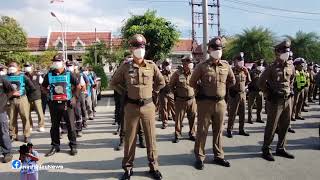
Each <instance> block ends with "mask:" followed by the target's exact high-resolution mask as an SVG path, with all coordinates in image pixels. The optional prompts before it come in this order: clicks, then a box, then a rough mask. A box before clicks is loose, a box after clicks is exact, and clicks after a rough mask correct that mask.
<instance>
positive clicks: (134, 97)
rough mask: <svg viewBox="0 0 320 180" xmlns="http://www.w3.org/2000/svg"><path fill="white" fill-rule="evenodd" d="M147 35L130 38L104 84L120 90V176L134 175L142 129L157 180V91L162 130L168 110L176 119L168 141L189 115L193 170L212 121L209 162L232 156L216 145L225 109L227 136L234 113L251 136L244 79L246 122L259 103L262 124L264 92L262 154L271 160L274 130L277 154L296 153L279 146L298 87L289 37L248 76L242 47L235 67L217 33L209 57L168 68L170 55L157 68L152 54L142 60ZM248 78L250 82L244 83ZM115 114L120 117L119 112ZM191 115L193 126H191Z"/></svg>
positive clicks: (200, 161)
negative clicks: (272, 57) (127, 50)
mask: <svg viewBox="0 0 320 180" xmlns="http://www.w3.org/2000/svg"><path fill="white" fill-rule="evenodd" d="M146 42H147V41H146V39H145V37H144V36H143V35H141V34H136V35H134V36H133V37H132V38H131V40H130V41H129V44H130V51H131V53H132V58H130V59H127V60H126V61H125V62H124V63H123V64H122V65H121V66H120V67H119V68H118V69H117V70H116V72H115V74H114V75H113V77H112V79H111V81H110V86H111V87H112V88H113V89H114V90H115V91H116V92H117V94H118V95H119V97H122V98H121V102H120V104H121V103H122V104H123V106H119V108H120V109H118V110H116V115H117V116H118V117H116V119H118V118H120V119H121V118H122V119H121V120H118V121H119V122H120V125H121V133H120V139H121V140H120V144H119V148H118V149H121V148H120V147H122V146H124V158H123V161H122V167H123V169H124V170H125V173H124V174H123V176H122V179H130V177H131V176H132V175H133V170H132V169H133V161H134V157H135V148H136V140H137V133H138V131H141V130H142V131H143V132H144V135H145V143H146V148H147V156H148V160H149V168H150V171H149V172H150V173H151V175H152V176H153V178H154V179H162V174H161V173H160V171H159V167H158V155H157V148H156V134H155V115H156V114H155V112H156V107H155V104H154V101H155V99H156V98H155V97H159V101H160V108H159V113H160V119H161V120H162V128H163V129H165V128H166V127H167V126H168V120H169V119H170V117H172V118H173V119H174V120H175V137H174V140H173V142H174V143H178V142H179V140H180V138H181V131H182V127H183V125H182V120H183V119H184V116H185V114H187V119H188V124H189V139H190V140H192V141H195V146H194V154H195V158H196V161H195V167H196V168H197V169H199V170H202V169H203V168H204V160H205V144H206V139H207V135H208V129H209V127H210V126H211V127H212V134H213V137H212V138H213V144H212V147H213V152H214V159H213V161H214V163H216V164H218V165H222V166H225V167H230V163H229V162H228V161H227V160H225V158H224V151H223V148H222V146H223V145H222V132H223V129H224V115H225V113H226V111H227V109H228V117H229V118H228V127H227V136H228V137H230V138H231V137H232V131H233V127H234V121H235V117H236V115H237V114H238V115H239V134H240V135H244V136H249V133H247V132H246V131H245V129H244V122H245V115H244V114H245V106H246V104H245V103H246V86H247V85H248V84H249V89H250V90H251V91H252V92H254V93H252V94H250V96H249V122H252V108H253V106H254V104H257V114H258V115H257V122H261V123H263V121H262V119H261V111H262V102H263V99H262V98H263V95H264V96H265V98H266V112H267V124H266V128H265V135H264V143H263V147H262V152H263V153H262V157H263V158H264V159H266V160H269V161H274V160H275V159H274V157H273V155H272V153H271V148H270V145H271V143H272V141H273V137H274V135H275V133H277V134H278V136H279V140H278V145H277V149H276V154H277V155H279V156H283V157H286V158H290V159H293V158H294V156H293V155H292V154H290V153H289V152H288V151H287V150H286V149H285V143H286V134H287V131H288V129H289V127H290V121H291V116H292V106H293V102H294V101H293V99H294V98H293V97H294V95H295V91H294V89H295V88H294V87H295V86H296V83H295V76H296V72H295V67H294V63H293V61H292V60H290V59H289V58H290V45H291V43H290V42H289V41H284V42H282V43H280V44H278V45H277V46H275V56H276V59H275V61H274V62H273V63H272V64H271V65H270V66H268V67H267V68H266V69H265V70H264V67H263V66H262V65H261V66H260V65H259V66H257V67H254V70H252V71H251V76H250V72H249V71H248V70H247V68H245V66H244V58H243V54H242V53H241V54H240V55H239V56H237V57H235V61H234V64H235V66H234V67H232V66H231V65H229V63H228V62H227V61H225V60H222V59H221V57H222V41H221V39H220V38H219V37H216V38H213V39H212V40H211V41H210V42H209V44H208V54H209V55H210V57H209V58H208V59H207V60H204V61H203V62H201V63H200V64H198V65H197V66H196V67H195V69H194V70H193V63H192V61H191V58H184V59H182V66H181V67H179V68H178V70H177V71H175V72H174V73H173V74H172V73H171V67H170V66H171V65H170V63H169V62H164V63H163V66H162V71H160V70H159V68H158V67H157V65H156V64H155V63H154V62H153V61H150V60H146V59H144V56H145V46H146ZM297 64H299V63H297ZM251 77H252V78H253V79H251ZM252 80H253V81H254V82H253V83H250V82H251V81H252ZM226 99H227V100H228V104H227V103H226ZM119 112H121V113H119ZM120 114H124V116H122V117H121V116H120ZM196 117H197V130H196V129H195V122H196V121H195V119H196ZM140 142H141V141H140ZM140 144H141V143H140Z"/></svg>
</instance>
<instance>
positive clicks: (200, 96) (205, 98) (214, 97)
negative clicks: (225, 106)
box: [196, 95, 224, 102]
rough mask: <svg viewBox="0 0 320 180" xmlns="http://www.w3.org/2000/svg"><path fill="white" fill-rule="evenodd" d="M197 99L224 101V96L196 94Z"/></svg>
mask: <svg viewBox="0 0 320 180" xmlns="http://www.w3.org/2000/svg"><path fill="white" fill-rule="evenodd" d="M196 99H197V100H199V101H201V100H210V101H216V102H217V101H222V100H224V96H206V95H199V96H196Z"/></svg>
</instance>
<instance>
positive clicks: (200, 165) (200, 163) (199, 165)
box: [194, 160, 204, 170]
mask: <svg viewBox="0 0 320 180" xmlns="http://www.w3.org/2000/svg"><path fill="white" fill-rule="evenodd" d="M194 167H195V168H196V169H198V170H203V169H204V164H203V161H200V160H197V161H196V162H195V164H194Z"/></svg>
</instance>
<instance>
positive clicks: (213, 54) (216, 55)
mask: <svg viewBox="0 0 320 180" xmlns="http://www.w3.org/2000/svg"><path fill="white" fill-rule="evenodd" d="M210 56H211V57H212V58H213V59H220V58H221V56H222V50H221V49H220V50H215V51H211V52H210Z"/></svg>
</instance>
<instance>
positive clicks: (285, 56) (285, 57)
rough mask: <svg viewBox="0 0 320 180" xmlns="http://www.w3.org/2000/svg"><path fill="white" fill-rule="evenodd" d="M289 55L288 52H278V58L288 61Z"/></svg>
mask: <svg viewBox="0 0 320 180" xmlns="http://www.w3.org/2000/svg"><path fill="white" fill-rule="evenodd" d="M289 56H290V53H289V52H286V53H282V54H280V59H281V60H282V61H284V62H285V61H288V59H289Z"/></svg>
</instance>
